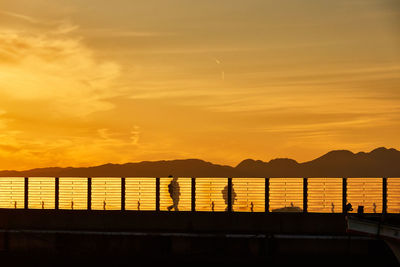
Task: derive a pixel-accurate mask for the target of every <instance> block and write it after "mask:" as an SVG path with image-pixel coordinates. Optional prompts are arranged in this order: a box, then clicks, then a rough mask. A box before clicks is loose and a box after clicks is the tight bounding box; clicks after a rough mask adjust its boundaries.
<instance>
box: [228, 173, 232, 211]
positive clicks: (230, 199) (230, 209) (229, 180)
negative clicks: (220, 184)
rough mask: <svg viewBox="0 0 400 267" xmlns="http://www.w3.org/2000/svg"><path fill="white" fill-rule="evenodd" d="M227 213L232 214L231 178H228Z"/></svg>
mask: <svg viewBox="0 0 400 267" xmlns="http://www.w3.org/2000/svg"><path fill="white" fill-rule="evenodd" d="M227 191H228V192H227V193H228V209H227V211H228V212H232V178H228V190H227Z"/></svg>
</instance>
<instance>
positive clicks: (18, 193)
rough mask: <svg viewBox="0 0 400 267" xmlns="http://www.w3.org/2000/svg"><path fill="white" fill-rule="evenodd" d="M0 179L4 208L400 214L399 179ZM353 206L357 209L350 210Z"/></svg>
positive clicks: (0, 198)
mask: <svg viewBox="0 0 400 267" xmlns="http://www.w3.org/2000/svg"><path fill="white" fill-rule="evenodd" d="M172 180H173V178H170V177H168V178H129V177H126V178H125V177H122V178H90V177H89V178H67V177H65V178H64V177H42V178H37V177H32V178H29V177H19V178H0V208H15V209H21V208H23V209H56V210H58V209H69V210H74V209H80V210H138V211H142V210H153V211H166V210H169V211H210V212H213V211H222V212H224V211H225V212H320V213H347V212H358V211H360V210H361V211H362V212H365V213H400V178H177V179H174V181H172ZM349 203H351V204H352V206H353V210H352V211H351V210H348V206H347V205H348V204H349Z"/></svg>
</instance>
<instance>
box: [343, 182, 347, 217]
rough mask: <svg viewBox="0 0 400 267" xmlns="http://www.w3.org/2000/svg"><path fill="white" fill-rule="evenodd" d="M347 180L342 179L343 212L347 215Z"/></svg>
mask: <svg viewBox="0 0 400 267" xmlns="http://www.w3.org/2000/svg"><path fill="white" fill-rule="evenodd" d="M346 205H347V178H343V179H342V212H343V213H344V214H347V209H346Z"/></svg>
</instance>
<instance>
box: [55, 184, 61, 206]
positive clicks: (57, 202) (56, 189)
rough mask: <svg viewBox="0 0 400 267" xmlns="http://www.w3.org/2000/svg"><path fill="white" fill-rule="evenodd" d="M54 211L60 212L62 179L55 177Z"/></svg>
mask: <svg viewBox="0 0 400 267" xmlns="http://www.w3.org/2000/svg"><path fill="white" fill-rule="evenodd" d="M54 193H55V194H54V197H55V199H54V209H56V210H58V209H59V205H60V204H59V203H60V178H59V177H55V181H54Z"/></svg>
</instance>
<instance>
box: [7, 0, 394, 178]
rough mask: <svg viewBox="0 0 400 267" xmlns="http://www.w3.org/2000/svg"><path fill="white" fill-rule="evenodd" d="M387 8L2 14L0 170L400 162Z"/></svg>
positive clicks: (292, 4) (12, 7)
mask: <svg viewBox="0 0 400 267" xmlns="http://www.w3.org/2000/svg"><path fill="white" fill-rule="evenodd" d="M399 85H400V2H399V1H397V0H337V1H325V0H309V1H300V0H285V1H272V0H251V1H249V0H246V1H245V0H229V1H228V0H218V1H215V0H202V1H185V0H169V1H164V0H146V1H136V0H115V1H109V0H84V1H82V0H68V1H67V0H0V169H18V170H21V169H26V168H33V167H44V166H89V165H97V164H102V163H106V162H113V163H124V162H131V161H141V160H160V159H175V158H201V159H204V160H208V161H212V162H215V163H220V164H230V165H236V164H237V163H239V162H240V161H241V160H242V159H245V158H254V159H261V160H265V161H268V160H270V159H271V158H276V157H291V158H294V159H296V160H298V161H306V160H310V159H313V158H315V157H318V156H320V155H322V154H324V153H325V152H327V151H329V150H332V149H350V150H352V151H355V152H357V151H369V150H372V149H373V148H376V147H379V146H386V147H394V148H400V139H399V138H398V136H399V133H400V105H399V104H400V88H399Z"/></svg>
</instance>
